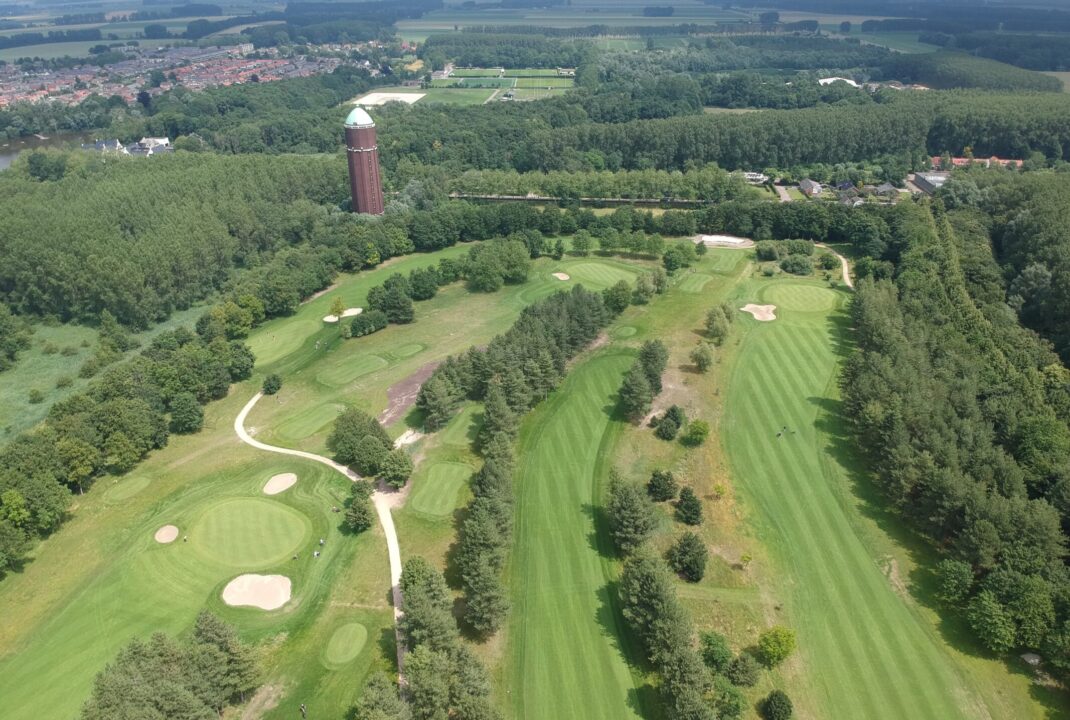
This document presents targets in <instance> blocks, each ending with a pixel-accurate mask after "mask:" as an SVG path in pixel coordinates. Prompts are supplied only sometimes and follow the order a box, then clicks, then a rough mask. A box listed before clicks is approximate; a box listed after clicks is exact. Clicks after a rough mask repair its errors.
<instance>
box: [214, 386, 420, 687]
mask: <svg viewBox="0 0 1070 720" xmlns="http://www.w3.org/2000/svg"><path fill="white" fill-rule="evenodd" d="M263 396H264V393H261V392H258V393H257V394H256V395H253V399H252V400H250V401H249V402H247V403H245V407H243V408H242V410H241V412H240V413H238V417H236V418H234V432H235V433H237V435H238V437H239V438H240V439H241V441H242V442H243V443H245V444H246V445H251V446H252V447H254V448H256V449H257V450H265V451H267V452H274V453H279V454H281V455H292V456H293V457H299V458H305V459H306V460H312V461H314V462H318V463H321V464H323V465H326V466H327V467H329V468H331V469H333V470H336V471H337V472H340V473H342V474H343V475H345V476H346V477H347V478H349V479H350V480H359V479H360V475H357V474H356V473H355V472H353V471H352V470H350V469H349V468H347V467H346V466H345V465H341V464H339V463H336V462H335V461H334V460H331V459H330V458H327V457H323V456H322V455H316V454H315V453H310V452H305V451H304V450H292V449H290V448H284V447H276V446H275V445H268V444H267V443H262V442H260V441H259V440H256V439H254V438H253V437H252V436H251V435H249V433H247V432H246V431H245V418H246V417H248V415H249V413H250V411H252V409H253V408H254V407H255V406H256V403H257V402H259V401H260V398H262V397H263ZM403 497H404V496H403V495H402V493H400V492H396V491H395V492H389V491H386V490H384V488H383V487H380V488H378V489H377V490H376V491H375V492H374V493H372V504H373V505H374V506H375V514H376V515H378V516H379V525H381V526H382V528H383V534H384V535H386V550H387V555H389V556H390V593H391V595H392V597H393V600H394V633H395V634H396V635H397V649H398V678H399V681H400V679H401V669H402V659H403V656H404V654H405V646H404V644H403V643H402V640H401V633H400V631H399V630H398V625H397V622H398V620H399V619H400V618H401V546H400V545H399V544H398V533H397V530H396V529H395V528H394V518H393V516H392V515H391V514H390V508H392V507H396V506H397V505H398V501H399V500H400V499H402V498H403Z"/></svg>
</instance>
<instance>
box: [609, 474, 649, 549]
mask: <svg viewBox="0 0 1070 720" xmlns="http://www.w3.org/2000/svg"><path fill="white" fill-rule="evenodd" d="M606 512H607V514H608V515H609V528H610V529H609V531H610V534H611V535H612V537H613V542H614V543H615V544H616V546H617V549H618V550H620V552H621V554H624V555H627V554H629V553H631V552H632V551H633V550H635V549H636V548H637V547H639V545H641V544H642V543H643V541H644V540H646V539H647V538H648V537H650V534H651V533H652V532H654V528H655V527H656V526H657V520H656V519H655V517H654V508H653V506H652V505H651V503H650V499H649V498H648V497H647V496H646V493H644V492H643V491H642V490H641V489H640V488H639V486H637V485H636V484H635V483H629V482H625V481H624V480H622V479H621V477H620V476H619V475H618V474H617V473H616V471H615V470H613V471H610V479H609V500H608V502H607V503H606Z"/></svg>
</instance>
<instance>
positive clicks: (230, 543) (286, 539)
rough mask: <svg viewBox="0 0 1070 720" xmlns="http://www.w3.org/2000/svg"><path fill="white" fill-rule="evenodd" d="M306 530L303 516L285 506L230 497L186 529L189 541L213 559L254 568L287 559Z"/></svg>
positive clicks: (245, 567)
mask: <svg viewBox="0 0 1070 720" xmlns="http://www.w3.org/2000/svg"><path fill="white" fill-rule="evenodd" d="M310 529H311V527H310V523H309V521H308V520H307V519H306V518H305V517H304V515H302V514H301V513H299V512H298V511H296V510H294V509H293V508H291V507H290V506H288V505H284V504H282V503H280V502H276V501H273V500H266V499H260V498H234V499H231V500H224V501H223V502H220V503H218V504H216V505H214V506H212V507H210V508H208V509H207V510H205V512H204V513H203V514H202V515H201V516H200V517H199V518H198V519H197V521H196V522H195V523H194V525H193V527H192V528H191V529H190V532H189V541H190V544H191V545H193V547H194V548H195V549H196V550H197V551H198V552H200V553H201V554H203V555H204V556H206V557H207V558H209V559H211V560H213V561H215V562H218V563H221V564H224V565H229V566H231V567H236V568H242V569H245V570H255V569H257V568H263V567H269V566H271V565H274V564H276V563H280V562H282V561H283V560H287V559H289V558H290V556H291V555H292V554H293V552H294V550H296V549H297V548H298V546H300V545H301V543H302V542H303V541H304V540H305V539H306V537H307V536H308V534H309V531H310Z"/></svg>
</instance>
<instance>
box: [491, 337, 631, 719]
mask: <svg viewBox="0 0 1070 720" xmlns="http://www.w3.org/2000/svg"><path fill="white" fill-rule="evenodd" d="M631 361H632V356H631V355H630V354H625V353H620V352H617V353H603V354H600V355H598V356H597V357H596V358H594V359H591V360H588V361H586V362H583V363H581V364H580V365H579V366H578V367H577V368H576V369H575V370H574V371H573V372H572V373H571V374H570V376H569V377H568V379H567V380H566V381H565V383H564V385H563V386H562V387H561V388H560V389H559V390H558V391H557V392H556V393H555V394H554V395H553V397H552V398H551V399H550V400H548V401H547V402H546V403H544V404H543V405H542V406H540V407H539V408H538V409H537V410H536V411H535V412H534V413H532V414H531V415H530V416H529V417H528V419H527V420H526V421H525V422H524V425H523V429H522V432H521V435H520V442H519V444H518V447H517V455H518V457H519V458H520V462H519V463H518V466H517V468H518V471H517V477H516V506H517V508H518V511H517V521H516V530H515V541H514V552H513V556H512V560H511V561H510V572H509V586H510V589H511V591H512V610H511V613H510V616H509V619H510V622H509V639H508V648H509V649H508V650H507V654H506V659H505V661H504V662H505V664H506V677H508V678H509V681H508V683H507V686H508V688H509V695H508V710H509V714H510V716H511V717H516V718H546V719H547V720H550V719H553V718H563V717H583V718H592V719H594V718H604V719H605V720H623V719H624V718H638V717H644V716H645V715H646V713H644V712H643V710H644V708H643V707H642V705H641V703H640V700H639V691H638V690H637V689H636V686H637V679H636V678H635V677H634V676H633V670H632V668H631V667H630V665H629V663H628V661H627V659H626V657H625V654H624V651H623V650H622V647H621V646H622V643H627V635H626V634H625V632H624V628H623V627H622V623H623V620H622V619H621V617H620V614H619V611H618V610H617V609H616V605H615V602H616V601H615V599H614V597H613V595H612V592H613V591H612V589H611V586H610V583H611V581H612V561H611V560H610V558H611V556H612V546H611V544H610V543H609V541H608V538H606V537H605V535H604V531H605V528H604V527H602V523H600V522H596V517H597V510H596V508H598V507H599V505H600V503H601V500H602V491H603V480H604V478H605V476H606V473H607V472H608V470H609V467H608V464H607V463H608V460H609V458H607V457H606V456H605V454H604V453H603V452H602V449H603V447H604V445H605V444H606V440H607V438H610V437H612V434H613V432H614V429H616V428H615V426H619V423H615V422H611V419H610V415H609V414H608V413H607V412H606V409H607V407H611V406H612V405H613V403H614V397H615V394H616V391H617V388H618V387H619V386H620V381H621V378H622V377H623V375H624V373H625V372H626V371H627V369H628V367H629V365H630V364H631ZM633 655H634V653H633ZM633 659H634V658H633Z"/></svg>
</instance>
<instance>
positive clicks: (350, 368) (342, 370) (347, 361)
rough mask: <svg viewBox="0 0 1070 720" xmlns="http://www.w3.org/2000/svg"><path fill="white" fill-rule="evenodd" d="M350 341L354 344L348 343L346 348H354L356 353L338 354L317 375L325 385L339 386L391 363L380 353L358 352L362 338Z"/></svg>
mask: <svg viewBox="0 0 1070 720" xmlns="http://www.w3.org/2000/svg"><path fill="white" fill-rule="evenodd" d="M350 342H352V343H353V345H346V346H345V349H346V350H349V349H350V348H352V350H353V351H354V353H353V354H348V353H347V354H344V355H339V356H337V357H336V358H335V359H334V362H333V364H331V365H329V366H328V367H327V368H326V369H325V370H323V371H322V372H320V373H319V374H317V375H316V379H317V380H319V381H320V382H321V383H323V384H325V385H331V386H334V387H338V386H340V385H345V384H347V383H351V382H353V381H354V380H356V379H357V378H359V377H360V376H361V375H367V374H368V373H373V372H375V371H376V370H382V369H383V368H385V367H386V366H387V365H389V364H390V361H389V360H387V359H386V358H384V357H380V356H379V355H369V354H357V348H358V347H359V343H360V340H359V339H357V340H356V341H352V340H351V341H350Z"/></svg>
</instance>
